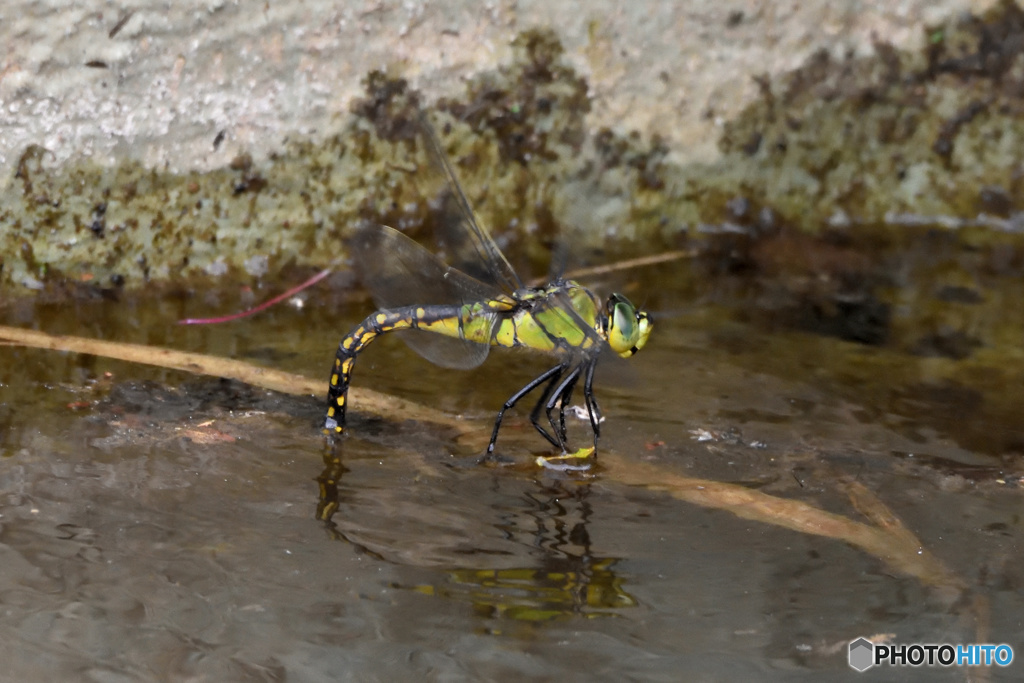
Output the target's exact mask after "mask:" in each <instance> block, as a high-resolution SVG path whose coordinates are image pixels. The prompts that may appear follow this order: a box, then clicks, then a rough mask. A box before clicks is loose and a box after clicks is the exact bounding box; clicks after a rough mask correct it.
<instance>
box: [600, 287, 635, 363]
mask: <svg viewBox="0 0 1024 683" xmlns="http://www.w3.org/2000/svg"><path fill="white" fill-rule="evenodd" d="M607 315H608V345H609V346H610V347H612V351H614V352H615V353H617V354H619V355H620V356H623V357H629V356H632V355H633V354H634V353H635V352H636V344H637V341H638V340H639V338H640V329H639V325H638V323H639V322H640V321H639V318H638V317H637V314H636V308H635V307H634V306H633V304H631V303H630V302H629V299H627V298H626V297H624V296H622V295H621V294H612V295H611V297H610V298H609V299H608V306H607Z"/></svg>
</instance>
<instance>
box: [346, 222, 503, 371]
mask: <svg viewBox="0 0 1024 683" xmlns="http://www.w3.org/2000/svg"><path fill="white" fill-rule="evenodd" d="M349 246H350V250H351V253H352V255H353V258H354V259H355V262H356V267H357V269H358V270H359V273H360V276H361V277H362V280H363V284H365V285H366V288H367V289H369V290H370V294H371V295H372V296H373V300H374V302H375V303H376V304H377V306H379V307H380V308H382V309H395V308H405V307H408V306H450V307H451V309H452V315H458V313H459V308H460V307H461V306H462V305H463V304H466V303H474V302H477V301H485V300H487V299H489V298H491V297H493V296H494V295H495V294H496V293H497V292H496V290H495V289H494V288H493V287H490V286H488V285H485V284H484V283H482V282H480V281H479V280H476V279H474V278H472V277H470V276H468V275H466V274H465V273H462V272H460V271H458V270H456V269H454V268H452V267H450V266H448V265H447V264H446V263H444V261H442V260H441V259H439V258H438V257H437V256H435V255H434V254H431V253H430V252H429V251H427V250H426V249H424V248H423V247H422V246H420V245H419V244H417V243H416V242H414V241H413V240H412V239H410V238H409V237H407V236H406V235H404V234H403V233H401V232H399V231H398V230H395V229H394V228H389V227H387V226H384V225H377V224H372V223H371V224H366V225H364V226H363V227H361V228H360V229H358V230H357V232H356V235H355V237H354V238H353V239H352V241H351V243H350V245H349ZM490 324H493V321H491V323H490ZM399 334H400V335H401V337H402V338H403V339H404V340H405V342H406V343H407V344H409V346H410V347H412V349H413V350H414V351H416V353H418V354H420V355H421V356H423V357H424V358H426V359H427V360H429V361H430V362H432V363H435V364H437V365H440V366H442V367H446V368H473V367H476V366H477V365H480V364H481V363H483V362H484V359H485V358H487V353H488V352H489V351H490V347H489V346H488V345H487V344H478V343H476V342H471V341H466V340H464V339H457V338H454V337H445V336H442V335H439V334H431V333H429V332H417V331H415V330H410V331H407V332H404V331H403V332H399Z"/></svg>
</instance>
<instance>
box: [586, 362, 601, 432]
mask: <svg viewBox="0 0 1024 683" xmlns="http://www.w3.org/2000/svg"><path fill="white" fill-rule="evenodd" d="M595 368H597V359H594V360H592V361H590V362H589V363H588V364H587V374H586V376H585V377H584V379H583V398H584V400H585V401H586V404H587V415H589V416H590V427H591V429H593V430H594V449H595V450H596V449H597V440H598V438H600V436H601V408H600V407H599V406H598V405H597V397H596V396H594V369H595Z"/></svg>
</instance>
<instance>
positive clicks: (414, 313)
mask: <svg viewBox="0 0 1024 683" xmlns="http://www.w3.org/2000/svg"><path fill="white" fill-rule="evenodd" d="M479 306H481V304H472V305H466V306H409V307H406V308H398V309H394V310H389V311H378V312H377V313H374V314H373V315H371V316H369V317H367V318H366V319H365V320H364V321H363V322H361V323H359V324H358V325H356V327H355V329H353V330H352V331H351V332H349V333H348V335H347V336H346V337H345V338H344V339H342V340H341V343H340V344H338V351H337V353H336V354H335V356H334V367H333V368H332V369H331V383H330V387H329V389H328V391H327V416H326V418H325V419H324V431H325V432H326V433H328V434H341V433H342V432H344V431H345V407H346V406H345V404H346V401H347V399H348V385H349V382H350V381H351V379H352V366H353V364H354V363H355V361H356V356H358V355H359V353H360V352H361V351H362V350H363V349H365V348H366V347H367V346H368V345H369V344H370V343H371V342H372V341H373V340H374V339H376V338H377V337H379V336H380V335H382V334H385V333H387V332H392V331H394V330H408V329H419V330H424V331H427V332H433V333H435V334H441V335H444V336H447V337H456V338H460V339H466V340H468V341H473V342H479V343H482V344H488V343H490V332H491V326H492V324H493V322H494V320H495V316H494V315H493V314H492V315H483V311H477V310H476V308H477V307H479Z"/></svg>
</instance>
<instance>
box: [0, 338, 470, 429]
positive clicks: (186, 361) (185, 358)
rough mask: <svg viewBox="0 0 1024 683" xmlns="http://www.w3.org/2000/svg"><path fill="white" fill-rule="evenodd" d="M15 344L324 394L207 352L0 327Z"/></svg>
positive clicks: (286, 375)
mask: <svg viewBox="0 0 1024 683" xmlns="http://www.w3.org/2000/svg"><path fill="white" fill-rule="evenodd" d="M7 344H16V345H20V346H31V347H35V348H39V349H51V350H53V351H70V352H73V353H85V354H89V355H93V356H102V357H104V358H115V359H117V360H123V361H128V362H129V363H142V364H144V365H155V366H158V367H162V368H169V369H172V370H181V371H183V372H190V373H192V374H197V375H212V376H213V377H224V378H227V379H235V380H238V381H239V382H245V383H246V384H250V385H252V386H256V387H263V388H264V389H271V390H273V391H280V392H281V393H285V394H294V395H310V394H313V395H319V394H324V393H325V392H326V387H327V381H326V380H314V379H310V378H308V377H303V376H302V375H295V374H292V373H290V372H282V371H281V370H272V369H270V368H261V367H259V366H257V365H251V364H249V363H245V362H242V361H237V360H232V359H230V358H219V357H217V356H207V355H204V354H201V353H188V352H185V351H175V350H173V349H164V348H160V347H156V346H145V345H142V344H125V343H123V342H111V341H104V340H101V339H88V338H85V337H73V336H68V335H51V334H46V333H45V332H37V331H35V330H26V329H23V328H20V327H6V326H3V325H0V345H7ZM349 396H350V398H351V399H352V400H353V401H355V403H356V405H357V406H358V407H359V410H361V411H365V412H368V413H372V414H374V415H380V416H382V417H390V416H393V415H402V417H403V418H404V419H411V420H420V421H423V422H431V423H434V424H440V425H444V426H446V427H450V428H454V429H456V430H458V431H459V432H464V431H467V430H468V429H469V428H470V426H469V425H468V424H467V423H466V422H464V421H462V420H459V419H457V418H454V417H452V416H451V415H448V414H446V413H443V412H441V411H440V410H434V409H433V408H429V407H427V406H424V405H421V404H419V403H415V402H413V401H407V400H405V399H401V398H397V397H394V396H389V395H387V394H382V393H380V392H378V391H373V390H372V389H361V388H358V387H353V388H351V389H349Z"/></svg>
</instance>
